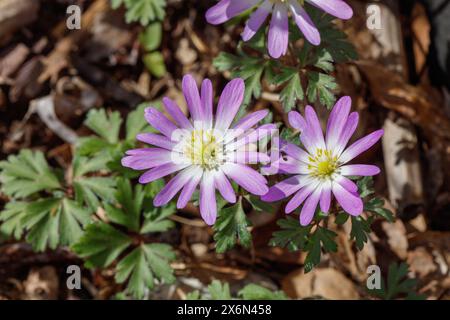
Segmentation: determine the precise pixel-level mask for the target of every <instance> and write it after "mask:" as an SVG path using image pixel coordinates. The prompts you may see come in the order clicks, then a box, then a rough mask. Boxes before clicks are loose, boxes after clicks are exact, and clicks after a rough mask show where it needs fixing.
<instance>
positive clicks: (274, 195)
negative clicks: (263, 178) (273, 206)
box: [261, 175, 306, 202]
mask: <svg viewBox="0 0 450 320" xmlns="http://www.w3.org/2000/svg"><path fill="white" fill-rule="evenodd" d="M302 177H304V178H305V179H306V176H302V175H296V176H292V177H289V178H287V179H286V180H283V181H281V182H278V183H277V184H275V185H274V186H272V187H270V188H269V191H268V192H267V193H266V194H265V195H263V196H262V197H261V200H263V201H266V202H274V201H278V200H281V199H284V198H287V197H289V196H290V195H291V194H293V193H294V192H296V191H297V190H299V189H300V188H301V187H302V184H301V181H302Z"/></svg>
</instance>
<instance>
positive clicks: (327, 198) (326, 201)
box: [320, 181, 331, 213]
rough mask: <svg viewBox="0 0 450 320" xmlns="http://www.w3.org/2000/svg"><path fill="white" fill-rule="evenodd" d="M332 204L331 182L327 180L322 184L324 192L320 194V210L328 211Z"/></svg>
mask: <svg viewBox="0 0 450 320" xmlns="http://www.w3.org/2000/svg"><path fill="white" fill-rule="evenodd" d="M330 205H331V182H330V181H325V182H324V183H323V184H322V193H321V194H320V210H322V212H324V213H328V211H329V210H330Z"/></svg>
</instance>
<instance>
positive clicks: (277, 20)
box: [268, 2, 289, 59]
mask: <svg viewBox="0 0 450 320" xmlns="http://www.w3.org/2000/svg"><path fill="white" fill-rule="evenodd" d="M288 42H289V21H288V12H287V8H286V5H285V4H284V3H279V2H277V3H276V4H275V8H274V10H273V13H272V20H271V21H270V27H269V40H268V49H269V54H270V56H271V57H272V58H275V59H278V58H279V57H281V56H282V55H285V54H286V51H287V48H288Z"/></svg>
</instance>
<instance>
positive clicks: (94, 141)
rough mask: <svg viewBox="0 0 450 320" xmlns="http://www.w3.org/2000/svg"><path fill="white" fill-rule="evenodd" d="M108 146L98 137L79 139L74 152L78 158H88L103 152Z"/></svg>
mask: <svg viewBox="0 0 450 320" xmlns="http://www.w3.org/2000/svg"><path fill="white" fill-rule="evenodd" d="M110 146H111V145H109V144H108V142H107V141H105V140H104V139H102V138H100V137H96V136H90V137H81V138H79V139H78V140H77V142H76V152H77V154H78V155H80V156H88V155H93V154H96V153H98V152H100V151H102V150H105V148H109V147H110Z"/></svg>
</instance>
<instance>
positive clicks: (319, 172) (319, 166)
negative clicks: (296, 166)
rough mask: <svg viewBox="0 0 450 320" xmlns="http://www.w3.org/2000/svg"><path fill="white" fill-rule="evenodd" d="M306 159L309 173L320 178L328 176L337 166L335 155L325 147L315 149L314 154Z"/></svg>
mask: <svg viewBox="0 0 450 320" xmlns="http://www.w3.org/2000/svg"><path fill="white" fill-rule="evenodd" d="M308 160H309V164H308V169H309V170H310V173H311V175H312V176H314V177H317V178H320V179H326V178H330V177H331V176H332V175H333V174H334V173H335V172H336V170H337V169H338V167H339V163H338V159H337V157H336V156H333V155H332V153H331V152H330V151H329V150H326V149H325V150H323V149H317V150H316V154H315V155H314V156H310V157H309V158H308Z"/></svg>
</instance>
